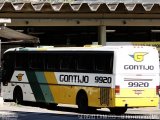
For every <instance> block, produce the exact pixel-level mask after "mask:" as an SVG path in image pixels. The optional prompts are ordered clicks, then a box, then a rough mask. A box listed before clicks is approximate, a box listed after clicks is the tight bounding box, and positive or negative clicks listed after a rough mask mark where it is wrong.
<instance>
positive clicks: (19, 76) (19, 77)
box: [16, 73, 24, 81]
mask: <svg viewBox="0 0 160 120" xmlns="http://www.w3.org/2000/svg"><path fill="white" fill-rule="evenodd" d="M23 75H24V74H22V73H19V74H18V75H17V76H16V77H17V79H18V81H22V77H23Z"/></svg>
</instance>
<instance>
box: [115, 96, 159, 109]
mask: <svg viewBox="0 0 160 120" xmlns="http://www.w3.org/2000/svg"><path fill="white" fill-rule="evenodd" d="M158 103H159V98H158V97H155V98H123V97H121V98H115V107H125V106H127V107H156V106H158Z"/></svg>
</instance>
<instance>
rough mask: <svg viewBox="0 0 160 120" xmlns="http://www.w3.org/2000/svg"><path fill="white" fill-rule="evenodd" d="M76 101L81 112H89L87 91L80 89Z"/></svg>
mask: <svg viewBox="0 0 160 120" xmlns="http://www.w3.org/2000/svg"><path fill="white" fill-rule="evenodd" d="M76 103H77V105H78V109H79V112H80V113H87V112H89V111H88V97H87V94H86V92H85V91H79V92H78V94H77V97H76Z"/></svg>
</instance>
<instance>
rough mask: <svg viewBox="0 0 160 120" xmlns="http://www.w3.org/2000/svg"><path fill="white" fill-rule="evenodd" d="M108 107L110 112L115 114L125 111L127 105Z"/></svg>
mask: <svg viewBox="0 0 160 120" xmlns="http://www.w3.org/2000/svg"><path fill="white" fill-rule="evenodd" d="M109 109H110V112H111V113H112V114H115V115H122V114H124V113H125V112H126V111H127V107H114V108H109Z"/></svg>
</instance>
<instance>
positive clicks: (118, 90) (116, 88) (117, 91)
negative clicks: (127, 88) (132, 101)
mask: <svg viewBox="0 0 160 120" xmlns="http://www.w3.org/2000/svg"><path fill="white" fill-rule="evenodd" d="M115 93H120V86H119V85H117V86H116V87H115Z"/></svg>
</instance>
